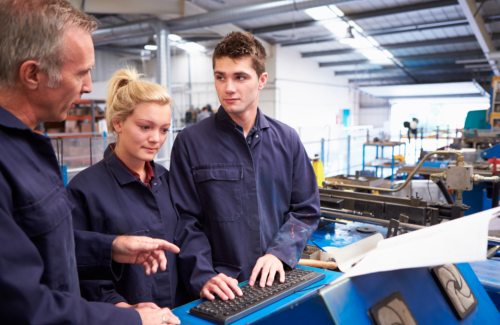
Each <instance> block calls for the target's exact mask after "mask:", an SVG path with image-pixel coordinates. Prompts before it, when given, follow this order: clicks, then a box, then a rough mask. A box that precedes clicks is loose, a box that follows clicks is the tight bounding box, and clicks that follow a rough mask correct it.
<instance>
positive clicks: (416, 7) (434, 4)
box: [344, 0, 458, 20]
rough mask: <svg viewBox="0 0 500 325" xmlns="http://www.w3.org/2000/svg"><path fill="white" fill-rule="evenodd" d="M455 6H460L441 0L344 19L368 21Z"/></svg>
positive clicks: (350, 16)
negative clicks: (375, 18)
mask: <svg viewBox="0 0 500 325" xmlns="http://www.w3.org/2000/svg"><path fill="white" fill-rule="evenodd" d="M455 5H458V2H457V0H439V1H432V2H424V3H417V4H414V5H407V6H397V7H392V8H385V9H380V10H371V11H366V12H359V13H353V14H346V15H345V16H344V17H345V18H346V19H347V20H357V19H366V18H373V17H380V16H388V15H395V14H400V13H403V12H410V11H418V10H426V9H433V8H440V7H447V6H455Z"/></svg>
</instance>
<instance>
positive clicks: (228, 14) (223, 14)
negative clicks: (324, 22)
mask: <svg viewBox="0 0 500 325" xmlns="http://www.w3.org/2000/svg"><path fill="white" fill-rule="evenodd" d="M353 1H357V0H281V1H273V2H265V3H260V4H252V5H248V6H243V7H238V8H230V9H224V10H217V11H212V12H208V13H204V14H198V15H192V16H187V17H181V18H176V19H171V20H166V21H163V22H164V23H165V24H166V25H167V26H168V29H169V31H170V32H177V31H181V30H187V29H194V28H203V27H208V26H214V25H222V24H227V23H234V22H237V21H241V20H245V19H252V18H261V17H264V16H269V15H275V14H282V13H286V12H290V11H299V10H305V9H309V8H314V7H320V6H327V5H334V4H341V3H347V2H353ZM158 22H159V21H158V20H156V19H155V20H144V21H141V22H134V23H131V24H126V25H121V26H117V27H110V28H103V29H98V30H96V31H94V32H93V33H92V39H93V40H94V42H99V41H102V42H104V41H105V40H106V39H109V38H115V39H116V38H125V37H136V36H145V34H147V33H151V34H153V33H154V30H155V27H154V25H155V24H156V23H158Z"/></svg>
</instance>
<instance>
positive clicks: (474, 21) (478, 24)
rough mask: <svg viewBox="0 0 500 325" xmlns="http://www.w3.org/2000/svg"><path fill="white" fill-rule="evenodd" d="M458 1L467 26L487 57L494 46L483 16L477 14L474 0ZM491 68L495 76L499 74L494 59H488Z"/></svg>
mask: <svg viewBox="0 0 500 325" xmlns="http://www.w3.org/2000/svg"><path fill="white" fill-rule="evenodd" d="M458 2H459V3H460V7H461V8H462V11H463V12H464V14H465V17H466V18H467V21H468V22H469V26H470V27H471V29H472V31H473V32H474V35H476V38H477V42H478V43H479V45H480V46H481V49H482V50H483V52H484V55H485V56H486V57H488V54H489V53H490V52H495V51H496V49H495V46H493V42H492V41H491V36H490V35H489V33H488V31H487V30H486V25H485V23H484V20H483V17H482V16H481V14H479V10H478V8H477V4H476V0H458ZM488 62H489V64H490V65H491V68H492V69H493V72H494V73H495V75H496V76H498V75H500V71H499V70H498V67H497V66H496V64H495V61H494V60H490V61H488Z"/></svg>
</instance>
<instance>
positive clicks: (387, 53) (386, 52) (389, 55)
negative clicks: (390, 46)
mask: <svg viewBox="0 0 500 325" xmlns="http://www.w3.org/2000/svg"><path fill="white" fill-rule="evenodd" d="M382 52H384V54H385V55H386V56H387V57H388V58H393V57H394V55H393V54H392V53H391V52H389V51H387V50H382Z"/></svg>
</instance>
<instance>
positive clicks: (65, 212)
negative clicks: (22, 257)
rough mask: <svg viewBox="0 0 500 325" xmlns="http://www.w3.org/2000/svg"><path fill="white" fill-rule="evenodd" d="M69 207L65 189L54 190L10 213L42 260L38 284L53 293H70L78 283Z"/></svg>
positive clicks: (70, 206) (56, 188)
mask: <svg viewBox="0 0 500 325" xmlns="http://www.w3.org/2000/svg"><path fill="white" fill-rule="evenodd" d="M72 208H73V205H72V204H71V203H70V202H69V200H68V198H67V196H66V189H65V188H60V187H55V188H53V189H52V190H51V191H49V193H48V194H47V195H45V197H43V198H42V199H40V200H38V201H36V202H35V203H32V204H29V205H27V206H24V207H20V208H17V209H14V211H13V212H14V213H13V214H14V220H15V221H16V223H17V224H18V225H19V227H20V228H21V229H22V230H23V231H24V232H25V233H26V235H27V236H28V237H29V238H30V239H31V242H32V243H33V244H34V245H35V246H36V248H37V249H38V252H39V254H40V256H41V258H42V260H43V263H44V271H43V274H42V277H41V283H43V284H45V285H47V286H48V287H49V288H51V289H53V290H61V291H69V290H71V289H70V288H72V287H73V286H75V285H76V284H77V283H78V282H77V281H78V278H77V275H76V262H75V257H74V254H75V253H74V252H75V247H74V242H73V229H72V222H71V218H70V216H71V209H72Z"/></svg>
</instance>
